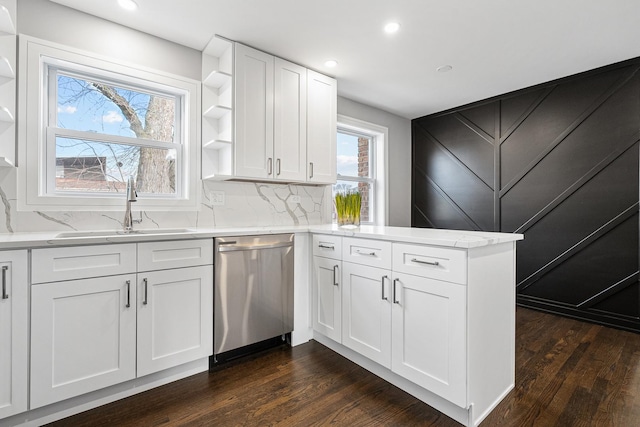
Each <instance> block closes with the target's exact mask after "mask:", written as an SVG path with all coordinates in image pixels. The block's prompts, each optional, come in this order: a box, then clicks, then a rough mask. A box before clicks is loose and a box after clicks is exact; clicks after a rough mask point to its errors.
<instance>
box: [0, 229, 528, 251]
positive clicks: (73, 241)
mask: <svg viewBox="0 0 640 427" xmlns="http://www.w3.org/2000/svg"><path fill="white" fill-rule="evenodd" d="M185 230H186V231H185ZM105 231H106V232H108V231H109V230H104V231H102V232H96V233H100V234H102V235H100V234H97V235H95V234H94V235H88V236H82V237H64V238H60V237H57V236H58V235H60V234H61V233H63V232H60V231H53V232H34V233H5V234H0V249H20V248H41V247H55V246H70V245H74V246H75V245H94V244H105V243H127V242H148V241H160V240H178V239H202V238H210V237H222V236H235V235H252V234H278V233H306V232H311V233H321V234H333V235H339V236H347V237H361V238H367V239H379V240H388V241H395V242H407V243H418V244H425V245H436V246H448V247H455V248H475V247H479V246H487V245H495V244H499V243H506V242H513V241H517V240H522V239H524V235H522V234H513V233H488V232H480V231H460V230H440V229H434V228H411V227H377V226H368V225H363V226H360V227H358V228H356V229H344V228H340V227H338V226H336V225H332V224H324V225H302V226H294V225H292V226H273V227H229V228H212V229H183V230H181V231H174V232H169V233H157V234H154V233H153V230H145V231H144V232H145V234H136V233H132V234H115V233H116V231H114V234H113V235H108V236H105V235H104V232H105ZM65 233H66V234H69V233H74V232H65ZM78 233H83V232H82V231H79V232H78ZM87 234H89V233H87Z"/></svg>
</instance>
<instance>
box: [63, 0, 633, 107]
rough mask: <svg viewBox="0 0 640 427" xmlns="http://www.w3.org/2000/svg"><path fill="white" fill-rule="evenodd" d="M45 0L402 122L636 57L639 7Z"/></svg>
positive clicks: (526, 1) (451, 0)
mask: <svg viewBox="0 0 640 427" xmlns="http://www.w3.org/2000/svg"><path fill="white" fill-rule="evenodd" d="M52 1H54V2H56V3H60V4H63V5H66V6H69V7H72V8H74V9H78V10H81V11H84V12H87V13H90V14H92V15H96V16H99V17H102V18H105V19H107V20H110V21H114V22H117V23H120V24H122V25H126V26H128V27H132V28H135V29H138V30H140V31H144V32H147V33H150V34H153V35H156V36H159V37H162V38H165V39H168V40H171V41H174V42H176V43H180V44H183V45H186V46H189V47H192V48H195V49H198V50H202V49H203V48H204V47H205V45H206V44H207V43H208V41H209V40H210V39H211V37H212V36H213V35H214V34H220V35H222V36H225V37H227V38H229V39H232V40H236V41H239V42H242V43H245V44H248V45H250V46H253V47H256V48H258V49H261V50H264V51H266V52H270V53H272V54H274V55H277V56H280V57H282V58H285V59H288V60H291V61H293V62H297V63H299V64H302V65H304V66H306V67H308V68H312V69H315V70H318V71H320V72H323V73H325V74H329V75H332V76H334V77H336V78H337V79H338V93H339V94H340V95H341V96H344V97H347V98H350V99H353V100H355V101H359V102H362V103H365V104H369V105H372V106H375V107H378V108H380V109H382V110H386V111H389V112H392V113H395V114H397V115H400V116H403V117H406V118H410V119H412V118H416V117H420V116H423V115H426V114H430V113H434V112H438V111H442V110H445V109H448V108H452V107H456V106H459V105H463V104H466V103H469V102H473V101H477V100H480V99H485V98H488V97H491V96H494V95H499V94H502V93H506V92H509V91H512V90H516V89H520V88H524V87H528V86H531V85H534V84H537V83H542V82H545V81H549V80H553V79H556V78H559V77H563V76H567V75H571V74H575V73H577V72H581V71H586V70H589V69H593V68H596V67H599V66H602V65H606V64H611V63H614V62H618V61H622V60H625V59H629V58H634V57H637V56H640V24H639V22H640V21H639V18H640V1H639V0H612V1H603V0H475V1H474V0H316V1H308V0H271V1H269V0H182V1H176V0H136V1H137V3H138V5H139V8H138V10H137V11H136V12H134V13H132V12H126V11H124V10H122V9H120V8H119V7H118V6H117V4H116V3H117V2H116V0H52ZM390 20H396V21H398V22H399V23H400V24H401V28H400V31H399V32H398V33H396V34H395V35H391V36H390V35H387V34H385V33H384V32H383V31H382V27H383V25H384V24H385V23H386V22H388V21H390ZM327 59H336V60H337V61H338V62H339V64H338V66H337V67H336V68H333V69H327V68H325V67H324V65H323V64H324V61H325V60H327ZM445 64H450V65H452V66H453V70H452V71H450V72H447V73H439V72H437V71H436V68H437V67H439V66H441V65H445Z"/></svg>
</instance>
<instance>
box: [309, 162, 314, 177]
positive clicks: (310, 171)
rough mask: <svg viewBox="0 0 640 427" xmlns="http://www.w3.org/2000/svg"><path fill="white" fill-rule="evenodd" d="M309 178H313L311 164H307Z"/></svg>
mask: <svg viewBox="0 0 640 427" xmlns="http://www.w3.org/2000/svg"><path fill="white" fill-rule="evenodd" d="M309 178H313V162H309Z"/></svg>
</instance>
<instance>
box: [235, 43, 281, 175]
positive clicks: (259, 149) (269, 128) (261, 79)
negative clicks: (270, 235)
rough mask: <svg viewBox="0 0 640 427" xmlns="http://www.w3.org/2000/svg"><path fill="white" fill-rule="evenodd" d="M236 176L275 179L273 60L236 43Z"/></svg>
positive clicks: (266, 55) (269, 56)
mask: <svg viewBox="0 0 640 427" xmlns="http://www.w3.org/2000/svg"><path fill="white" fill-rule="evenodd" d="M235 55H236V56H235V65H236V66H235V76H234V77H235V105H234V111H235V128H236V140H235V150H236V158H235V163H236V175H237V176H238V177H247V178H262V179H265V178H273V170H274V164H273V163H274V159H273V83H274V79H273V70H274V57H273V56H271V55H268V54H266V53H264V52H260V51H258V50H255V49H251V48H250V47H247V46H243V45H241V44H236V51H235Z"/></svg>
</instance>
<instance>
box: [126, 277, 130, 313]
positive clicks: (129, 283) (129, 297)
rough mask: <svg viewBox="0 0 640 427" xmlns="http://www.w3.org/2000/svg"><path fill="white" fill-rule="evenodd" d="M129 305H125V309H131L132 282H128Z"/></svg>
mask: <svg viewBox="0 0 640 427" xmlns="http://www.w3.org/2000/svg"><path fill="white" fill-rule="evenodd" d="M126 283H127V303H126V304H125V307H127V308H129V307H131V280H127V282H126Z"/></svg>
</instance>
